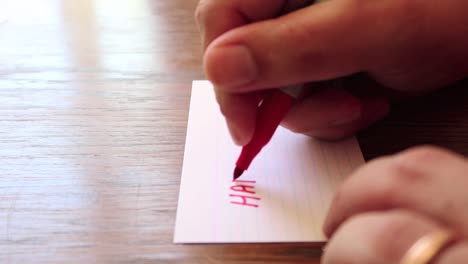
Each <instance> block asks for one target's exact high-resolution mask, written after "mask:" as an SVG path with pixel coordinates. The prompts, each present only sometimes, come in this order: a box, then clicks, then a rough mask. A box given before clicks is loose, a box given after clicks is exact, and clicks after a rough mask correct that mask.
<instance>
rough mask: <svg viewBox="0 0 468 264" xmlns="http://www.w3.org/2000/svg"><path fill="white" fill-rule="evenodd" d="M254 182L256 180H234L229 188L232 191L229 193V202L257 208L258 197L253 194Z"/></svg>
mask: <svg viewBox="0 0 468 264" xmlns="http://www.w3.org/2000/svg"><path fill="white" fill-rule="evenodd" d="M254 183H256V181H243V180H236V181H234V185H232V186H231V188H230V189H231V191H233V193H231V194H229V197H230V198H231V204H237V205H241V206H248V207H255V208H257V207H258V206H259V205H258V201H259V200H260V197H257V196H255V186H254V185H253V184H254Z"/></svg>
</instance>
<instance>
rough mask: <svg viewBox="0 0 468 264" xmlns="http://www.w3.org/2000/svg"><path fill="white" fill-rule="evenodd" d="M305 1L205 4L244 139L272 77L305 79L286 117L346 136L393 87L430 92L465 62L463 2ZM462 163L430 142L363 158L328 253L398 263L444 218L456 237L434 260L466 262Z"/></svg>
mask: <svg viewBox="0 0 468 264" xmlns="http://www.w3.org/2000/svg"><path fill="white" fill-rule="evenodd" d="M304 3H305V1H303V0H289V1H287V0H268V1H261V0H249V1H244V0H201V1H200V3H199V6H198V8H197V11H196V18H197V21H198V24H199V27H200V32H201V36H202V41H203V46H204V69H205V72H206V75H207V77H208V79H210V80H211V81H212V82H213V83H214V85H215V91H216V95H217V100H218V103H219V105H220V109H221V112H222V113H223V114H224V116H225V118H226V123H227V126H228V128H229V130H230V132H231V135H232V137H233V140H234V142H235V143H237V144H239V145H245V144H247V143H248V142H249V140H250V138H251V137H252V134H253V132H254V129H255V118H256V112H257V105H258V103H259V102H260V100H261V99H262V98H263V96H264V95H265V94H266V93H268V89H270V88H277V87H281V86H284V85H289V84H295V83H307V85H306V86H305V89H304V94H303V96H302V97H301V98H300V99H299V100H298V102H297V103H296V104H295V105H294V106H293V108H292V109H291V111H290V112H289V113H288V115H287V117H286V119H285V121H284V122H283V124H282V125H283V126H285V127H287V128H289V129H290V130H292V131H294V132H298V133H304V134H308V135H310V136H313V137H318V138H323V139H339V138H342V137H346V136H349V135H353V134H354V133H355V132H356V131H359V130H360V129H363V128H365V127H367V126H369V125H370V124H372V123H373V122H375V121H377V120H379V119H381V118H382V117H384V116H385V115H386V114H387V113H388V111H389V108H390V105H391V102H392V100H393V98H394V95H398V96H400V95H401V94H403V95H418V94H421V93H426V92H430V91H432V90H435V89H438V88H440V87H443V86H446V85H448V84H451V83H453V82H456V81H458V80H460V79H462V78H464V77H465V76H466V75H467V73H468V49H467V48H466V47H468V27H466V26H465V25H467V24H468V16H466V10H468V2H467V1H461V0H446V1H423V0H414V1H407V0H380V1H366V0H329V1H325V2H321V3H316V4H314V5H310V6H304ZM331 79H339V80H340V81H339V82H338V83H337V82H333V84H331V83H330V82H328V80H331ZM467 169H468V162H467V160H466V159H465V158H464V157H461V156H459V155H456V154H454V153H450V152H447V151H445V150H441V149H436V148H432V147H420V148H417V149H411V150H408V151H406V152H403V153H400V154H396V155H394V156H390V157H384V158H380V159H377V160H375V161H372V162H370V163H368V164H366V165H364V166H363V167H361V168H360V169H358V170H357V171H356V172H355V173H354V174H353V175H351V176H350V177H349V180H347V181H346V182H345V183H344V184H343V186H342V187H341V189H340V190H339V191H338V193H337V195H336V197H335V200H334V202H333V204H332V206H331V209H330V212H329V215H328V218H327V220H326V223H325V226H324V231H325V233H326V234H327V235H328V236H329V237H330V242H329V244H328V246H327V250H326V251H325V254H324V257H323V263H332V264H333V263H397V262H398V260H399V259H400V258H401V256H403V254H404V252H405V251H406V250H407V249H408V248H409V247H410V246H411V245H412V244H413V243H414V242H415V241H416V240H417V239H419V238H420V237H421V236H423V235H424V234H427V233H428V232H431V231H432V230H434V229H435V228H437V227H446V228H450V229H453V230H454V231H456V232H457V234H458V235H459V239H458V240H457V242H456V243H453V244H452V245H451V246H450V247H448V248H446V249H445V250H444V251H443V252H442V253H441V254H440V255H439V256H438V258H437V259H436V260H434V261H433V263H437V264H439V263H443V264H444V263H463V261H462V260H466V259H468V246H467V243H466V241H465V239H466V236H467V235H468V213H466V212H468V210H467V209H466V208H467V204H468V195H467V194H466V193H468V192H466V191H465V189H466V188H465V187H464V186H468V176H467V175H466V174H464V172H466V171H467ZM402 230H403V231H405V232H401V231H402ZM397 231H400V232H397ZM395 233H405V235H403V236H398V237H395V235H394V234H395ZM385 238H387V239H385ZM357 239H359V243H355V241H356V240H357Z"/></svg>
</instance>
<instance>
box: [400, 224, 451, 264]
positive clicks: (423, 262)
mask: <svg viewBox="0 0 468 264" xmlns="http://www.w3.org/2000/svg"><path fill="white" fill-rule="evenodd" d="M454 237H455V235H454V233H453V232H451V231H450V230H447V229H438V230H436V231H434V232H431V233H430V234H427V235H425V236H423V237H421V238H420V239H419V240H418V241H416V243H414V244H413V246H411V248H410V249H409V250H408V251H407V252H406V254H405V255H404V256H403V258H402V259H401V262H400V264H428V263H429V261H431V259H432V258H434V257H435V256H436V255H437V254H438V253H439V252H440V251H441V250H442V249H443V248H444V247H445V246H446V245H447V244H448V243H449V242H452V241H453V239H454Z"/></svg>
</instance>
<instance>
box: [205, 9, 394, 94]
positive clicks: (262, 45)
mask: <svg viewBox="0 0 468 264" xmlns="http://www.w3.org/2000/svg"><path fill="white" fill-rule="evenodd" d="M395 2H403V1H399V0H397V1H388V0H386V1H378V3H375V1H350V0H336V1H326V2H321V3H317V4H315V5H312V6H309V7H307V8H304V9H300V10H298V11H295V12H292V13H289V14H287V15H284V16H282V17H279V18H276V19H270V20H265V21H262V22H257V23H253V24H249V25H246V26H243V27H240V28H237V29H234V30H231V31H229V32H227V33H226V34H224V35H221V36H220V37H219V38H217V39H216V40H215V41H214V42H212V43H211V45H210V46H209V47H208V48H207V51H206V53H205V57H204V66H205V72H206V74H207V76H208V78H209V79H210V80H211V81H212V82H213V83H214V84H215V85H216V86H217V87H219V88H220V89H224V90H226V91H230V92H245V91H251V90H258V89H267V88H272V87H277V86H281V85H286V84H291V83H301V82H307V81H319V80H326V79H331V78H336V77H341V76H345V75H349V74H352V73H356V72H360V71H364V70H365V69H366V67H367V65H368V64H369V61H372V60H374V61H375V59H376V57H378V56H376V55H378V54H381V53H382V49H381V47H382V46H386V45H387V46H388V44H387V41H386V39H387V38H389V36H393V35H395V34H393V33H396V30H398V25H397V24H398V23H400V25H401V22H395V21H394V19H388V21H387V20H386V19H384V17H387V18H388V17H395V16H394V15H395V12H399V11H398V10H399V8H398V4H395ZM394 30H395V32H392V31H394ZM393 44H395V43H392V45H393ZM377 52H378V53H377ZM379 56H380V57H381V56H382V55H379Z"/></svg>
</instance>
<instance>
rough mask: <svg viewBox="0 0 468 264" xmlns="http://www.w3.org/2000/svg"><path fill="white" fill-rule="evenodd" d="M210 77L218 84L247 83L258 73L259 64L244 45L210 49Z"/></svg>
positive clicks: (208, 52)
mask: <svg viewBox="0 0 468 264" xmlns="http://www.w3.org/2000/svg"><path fill="white" fill-rule="evenodd" d="M205 69H206V71H207V75H208V78H209V79H210V80H211V81H212V82H213V83H214V84H215V85H217V86H221V87H236V86H241V85H245V84H247V83H249V82H251V81H253V80H255V78H256V77H257V75H258V69H257V65H256V63H255V60H254V58H253V56H252V54H251V52H250V50H249V49H248V48H247V47H246V46H244V45H230V46H224V47H219V48H218V47H216V48H212V49H209V50H208V51H207V54H206V65H205Z"/></svg>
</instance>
